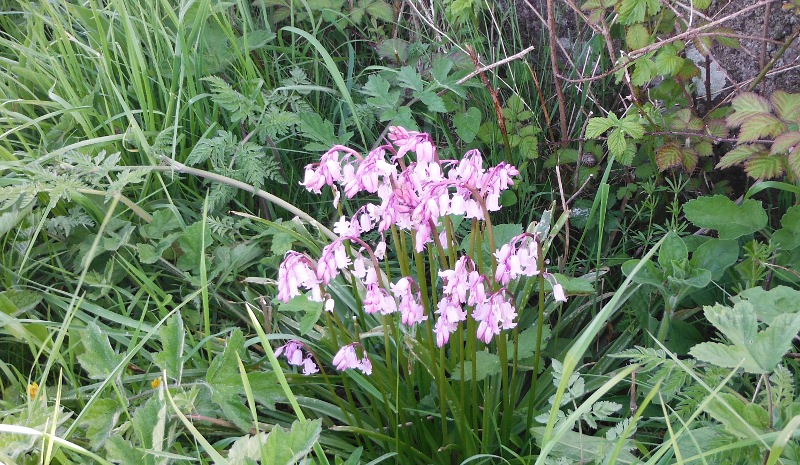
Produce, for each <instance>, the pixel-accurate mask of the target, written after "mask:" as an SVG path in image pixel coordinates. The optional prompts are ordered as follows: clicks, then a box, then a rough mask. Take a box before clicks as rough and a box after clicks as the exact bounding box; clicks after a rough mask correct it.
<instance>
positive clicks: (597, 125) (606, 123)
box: [586, 116, 614, 139]
mask: <svg viewBox="0 0 800 465" xmlns="http://www.w3.org/2000/svg"><path fill="white" fill-rule="evenodd" d="M613 125H614V122H613V121H611V120H610V119H609V118H603V117H601V116H600V117H596V118H590V119H589V123H588V124H587V125H586V138H587V139H596V138H598V137H600V136H602V135H603V134H604V133H605V132H606V131H608V130H609V129H610V128H611V127H612V126H613Z"/></svg>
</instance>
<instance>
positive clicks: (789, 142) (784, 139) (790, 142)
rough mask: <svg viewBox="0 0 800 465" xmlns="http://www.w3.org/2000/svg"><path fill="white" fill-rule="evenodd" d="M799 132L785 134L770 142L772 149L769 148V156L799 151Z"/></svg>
mask: <svg viewBox="0 0 800 465" xmlns="http://www.w3.org/2000/svg"><path fill="white" fill-rule="evenodd" d="M798 146H800V131H791V132H786V133H783V134H781V135H779V136H778V137H776V138H775V140H774V141H773V142H772V148H770V151H769V154H770V155H778V154H782V153H784V152H792V153H793V152H795V151H797V150H800V147H798Z"/></svg>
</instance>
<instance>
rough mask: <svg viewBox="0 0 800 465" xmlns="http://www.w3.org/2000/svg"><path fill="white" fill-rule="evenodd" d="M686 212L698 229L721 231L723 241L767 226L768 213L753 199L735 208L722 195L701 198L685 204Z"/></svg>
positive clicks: (729, 200)
mask: <svg viewBox="0 0 800 465" xmlns="http://www.w3.org/2000/svg"><path fill="white" fill-rule="evenodd" d="M683 212H684V213H685V215H686V219H687V220H689V221H690V222H691V223H692V224H694V225H695V226H697V227H699V228H708V229H716V230H717V231H719V238H720V239H736V238H738V237H741V236H744V235H746V234H752V233H754V232H756V231H758V230H760V229H763V228H764V227H765V226H766V225H767V212H765V211H764V208H763V207H762V206H761V202H758V201H756V200H753V199H747V200H745V201H744V202H742V204H741V205H736V203H735V202H734V201H733V200H731V199H729V198H727V197H725V196H723V195H715V196H713V197H700V198H697V199H693V200H690V201H688V202H686V203H685V204H684V205H683Z"/></svg>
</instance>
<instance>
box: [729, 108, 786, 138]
mask: <svg viewBox="0 0 800 465" xmlns="http://www.w3.org/2000/svg"><path fill="white" fill-rule="evenodd" d="M785 130H786V123H784V122H783V121H781V120H779V119H778V118H776V117H775V116H773V115H770V114H767V113H761V114H756V115H753V116H751V117H749V118H747V119H746V120H744V122H743V123H742V127H741V129H739V143H742V142H753V141H757V140H759V139H764V138H770V139H772V138H774V137H776V136H778V135H779V134H781V133H782V132H784V131H785Z"/></svg>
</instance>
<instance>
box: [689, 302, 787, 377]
mask: <svg viewBox="0 0 800 465" xmlns="http://www.w3.org/2000/svg"><path fill="white" fill-rule="evenodd" d="M705 315H706V318H707V319H708V321H709V322H711V323H712V324H713V325H714V326H715V327H716V328H717V329H718V330H719V331H720V332H721V333H722V334H724V335H725V337H726V338H727V339H728V340H729V341H731V344H721V343H715V342H705V343H703V344H698V345H696V346H694V347H693V348H692V350H690V351H689V353H690V354H691V355H692V356H694V357H695V358H697V359H698V360H702V361H704V362H708V363H712V364H714V365H717V366H721V367H725V368H735V367H737V366H740V364H741V368H743V369H744V370H745V371H747V372H749V373H769V372H771V371H772V370H774V369H775V367H776V366H777V365H778V363H780V361H781V359H782V358H783V355H784V354H785V353H786V352H788V351H789V349H790V348H791V344H792V340H793V339H794V337H795V335H797V332H798V331H800V313H794V314H783V315H778V316H776V317H775V318H773V320H772V324H770V325H769V327H768V328H767V329H765V330H764V331H761V332H758V320H757V319H756V312H755V310H754V309H753V305H752V304H751V303H750V302H748V301H740V302H737V303H736V304H735V305H734V306H733V308H731V307H725V306H722V305H715V306H713V307H710V306H707V307H705Z"/></svg>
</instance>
